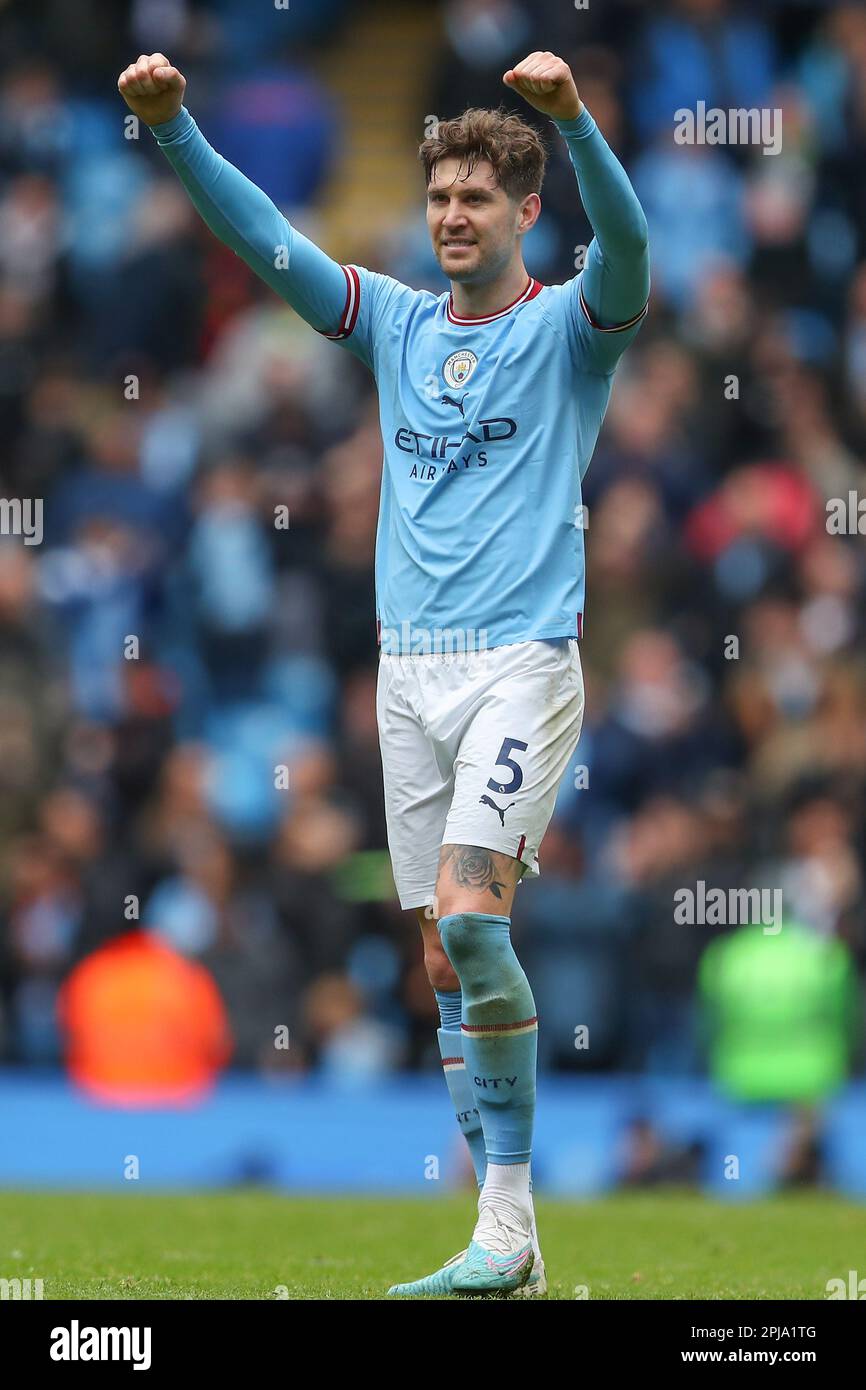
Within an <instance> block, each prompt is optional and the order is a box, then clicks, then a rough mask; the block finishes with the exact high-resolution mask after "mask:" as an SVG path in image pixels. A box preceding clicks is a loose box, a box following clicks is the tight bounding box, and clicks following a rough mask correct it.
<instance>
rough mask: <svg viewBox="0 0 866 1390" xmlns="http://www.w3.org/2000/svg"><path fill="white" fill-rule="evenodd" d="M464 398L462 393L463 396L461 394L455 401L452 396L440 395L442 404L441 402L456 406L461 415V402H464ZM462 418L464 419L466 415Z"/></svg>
mask: <svg viewBox="0 0 866 1390" xmlns="http://www.w3.org/2000/svg"><path fill="white" fill-rule="evenodd" d="M465 400H466V397H465V395H464V396H461V397H460V400H459V401H455V399H454V397H453V396H443V397H442V404H443V405H453V406H456V408H457V409H458V410H459V411H460V414H461V415H463V402H464V401H465ZM463 418H464V419H465V418H466V417H465V416H464V417H463Z"/></svg>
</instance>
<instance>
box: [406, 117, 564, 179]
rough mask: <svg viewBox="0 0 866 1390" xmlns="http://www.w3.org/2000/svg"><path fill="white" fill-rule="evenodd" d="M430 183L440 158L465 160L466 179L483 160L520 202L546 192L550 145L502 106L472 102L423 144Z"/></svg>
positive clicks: (420, 152) (420, 155)
mask: <svg viewBox="0 0 866 1390" xmlns="http://www.w3.org/2000/svg"><path fill="white" fill-rule="evenodd" d="M418 158H419V159H420V160H421V163H422V164H423V166H424V174H425V177H426V181H427V184H428V185H429V183H430V180H431V178H432V177H433V171H434V169H435V168H436V165H437V164H438V163H439V161H440V159H459V160H460V161H461V164H465V165H466V175H465V176H466V178H468V177H469V175H470V174H471V173H472V170H473V169H474V167H475V165H476V164H477V163H478V161H479V160H482V159H486V160H488V161H489V162H490V164H491V165H492V166H493V172H494V174H495V176H496V181H497V183H498V184H499V186H500V187H501V188H502V189H503V191H504V192H505V193H507V194H508V196H509V198H513V199H514V200H515V201H516V202H519V201H520V200H521V199H522V198H525V197H526V195H527V194H528V193H540V192H541V185H542V183H543V182H544V171H545V168H546V166H547V150H546V148H545V146H544V143H543V141H542V139H541V136H540V135H539V134H538V131H537V130H536V129H535V128H534V126H531V125H529V124H528V123H527V122H526V121H524V120H521V118H520V116H515V115H514V113H513V112H510V111H506V110H505V109H504V107H498V108H497V109H496V110H495V111H491V110H488V109H487V108H486V107H483V106H470V107H469V109H468V110H467V111H464V112H463V115H462V116H457V117H455V119H454V120H453V121H440V122H439V124H438V126H437V128H436V133H435V135H430V136H428V137H427V139H426V140H424V141H422V143H421V144H420V145H419V147H418Z"/></svg>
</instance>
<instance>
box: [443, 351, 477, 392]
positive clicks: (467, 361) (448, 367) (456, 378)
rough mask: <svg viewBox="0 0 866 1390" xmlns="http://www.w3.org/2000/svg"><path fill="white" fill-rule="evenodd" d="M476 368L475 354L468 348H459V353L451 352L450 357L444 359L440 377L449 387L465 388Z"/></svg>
mask: <svg viewBox="0 0 866 1390" xmlns="http://www.w3.org/2000/svg"><path fill="white" fill-rule="evenodd" d="M477 366H478V358H477V357H476V356H475V353H474V352H471V351H470V350H469V348H461V349H460V351H459V352H452V354H451V356H450V357H446V359H445V361H444V363H443V364H442V375H443V376H444V378H445V380H446V381H447V383H448V385H449V386H465V385H466V383H467V381H468V380H469V378H470V377H471V375H472V373H473V372H474V371H475V368H476V367H477Z"/></svg>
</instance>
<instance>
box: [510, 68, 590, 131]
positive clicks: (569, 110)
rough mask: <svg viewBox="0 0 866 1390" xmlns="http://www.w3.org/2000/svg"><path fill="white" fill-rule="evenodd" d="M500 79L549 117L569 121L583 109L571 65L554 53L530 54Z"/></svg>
mask: <svg viewBox="0 0 866 1390" xmlns="http://www.w3.org/2000/svg"><path fill="white" fill-rule="evenodd" d="M502 81H503V82H504V83H505V85H506V87H510V88H511V90H512V91H513V92H519V93H520V95H521V96H522V97H523V98H524V99H525V100H526V101H528V102H529V105H530V106H534V107H535V109H536V111H542V112H543V113H544V115H545V116H550V117H551V119H552V120H555V121H572V120H574V118H575V117H576V116H579V115H580V113H581V111H582V110H583V102H582V101H581V99H580V97H579V96H578V95H577V88H576V86H575V85H574V78H573V77H572V75H571V68H570V67H569V66H568V63H566V62H564V61H563V59H562V58H557V56H556V54H555V53H530V54H529V57H528V58H524V59H523V61H522V62H520V63H518V64H517V66H516V67H514V68H509V69H508V71H507V72H506V73H503V75H502Z"/></svg>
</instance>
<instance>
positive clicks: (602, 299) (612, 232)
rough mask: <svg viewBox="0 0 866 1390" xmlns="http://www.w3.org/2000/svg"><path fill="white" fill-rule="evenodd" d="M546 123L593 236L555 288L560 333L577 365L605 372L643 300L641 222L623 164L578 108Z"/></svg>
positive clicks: (645, 250)
mask: <svg viewBox="0 0 866 1390" xmlns="http://www.w3.org/2000/svg"><path fill="white" fill-rule="evenodd" d="M553 125H554V126H555V128H556V129H557V130H558V131H559V134H560V135H561V136H562V138H563V139H564V140H565V143H566V147H567V149H568V155H569V158H570V160H571V164H572V167H573V169H574V172H575V176H576V178H577V184H578V190H579V193H580V196H581V198H582V201H583V206H584V211H585V212H586V215H587V217H588V218H589V221H590V224H591V226H592V229H593V232H594V236H593V238H592V241H591V242H590V244H589V248H588V250H587V255H586V261H585V263H584V267H583V270H582V271H581V273H580V275H578V276H575V278H574V279H573V280H569V281H568V282H567V283H566V284H565V285H563V286H562V287H561V294H560V296H559V298H560V309H561V314H562V323H561V325H560V328H561V331H564V332H565V333H566V335H567V337H568V341H569V345H570V347H571V350H572V354H573V356H574V358H575V361H576V364H577V365H578V366H579V367H580V368H582V369H583V370H584V371H591V372H596V373H601V374H607V373H609V372H612V371H613V370H614V369H615V367H616V364H617V362H618V361H619V359H620V357H621V356H622V354H623V352H624V351H625V349H626V348H627V347H628V345H629V343H630V342H631V341H632V339H633V338H634V336H635V334H636V333H637V331H638V329H639V327H640V324H641V322H642V320H643V318H644V315H645V314H646V311H647V304H648V300H649V289H650V277H649V237H648V231H647V221H646V217H645V216H644V212H643V209H642V207H641V205H640V203H639V201H638V198H637V195H636V194H635V191H634V189H633V188H632V186H631V183H630V181H629V178H628V175H627V174H626V172H625V169H624V168H623V167H622V165H621V164H620V162H619V160H618V159H617V157H616V155H615V154H614V153H613V151H612V150H611V148H610V146H609V145H608V143H607V141H606V140H605V139H604V137H603V135H602V134H601V131H600V130H599V129H598V126H597V125H596V123H595V121H594V119H593V117H592V115H591V114H590V112H589V111H588V110H587V108H586V106H584V107H583V108H582V110H581V113H580V115H579V116H576V117H575V118H574V119H573V120H568V121H554V122H553Z"/></svg>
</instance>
